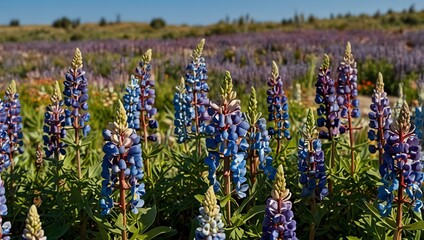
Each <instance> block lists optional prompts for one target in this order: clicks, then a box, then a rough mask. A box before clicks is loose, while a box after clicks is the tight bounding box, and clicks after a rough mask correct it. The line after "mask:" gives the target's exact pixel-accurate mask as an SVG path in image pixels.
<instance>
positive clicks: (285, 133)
mask: <svg viewBox="0 0 424 240" xmlns="http://www.w3.org/2000/svg"><path fill="white" fill-rule="evenodd" d="M267 84H268V87H269V89H268V90H267V95H268V97H267V103H268V121H269V122H273V123H274V124H273V127H270V128H269V129H268V132H269V134H270V135H271V137H273V138H275V139H277V143H278V144H277V145H278V146H277V153H279V152H280V150H281V149H280V148H281V145H280V144H281V142H280V141H281V139H283V138H285V139H287V140H289V139H291V136H290V131H289V128H290V122H289V112H288V111H289V105H288V101H287V96H286V94H285V92H284V89H283V86H284V83H283V80H282V78H281V76H280V73H279V71H278V66H277V64H276V63H275V62H274V61H273V62H272V70H271V76H270V77H269V79H268V83H267Z"/></svg>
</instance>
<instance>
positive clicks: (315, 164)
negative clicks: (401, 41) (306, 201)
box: [298, 110, 328, 200]
mask: <svg viewBox="0 0 424 240" xmlns="http://www.w3.org/2000/svg"><path fill="white" fill-rule="evenodd" d="M302 135H303V137H302V138H300V140H299V147H298V156H299V165H298V168H299V172H300V179H299V182H300V183H301V184H302V185H303V189H302V193H301V195H302V197H311V196H312V197H315V196H319V197H318V198H319V199H320V200H322V199H323V198H324V197H325V196H327V195H328V188H327V176H326V173H325V164H324V151H323V150H322V144H321V141H320V139H319V138H317V136H316V130H315V120H314V115H313V114H312V111H311V110H309V113H308V117H307V123H306V126H305V128H304V129H303V131H302Z"/></svg>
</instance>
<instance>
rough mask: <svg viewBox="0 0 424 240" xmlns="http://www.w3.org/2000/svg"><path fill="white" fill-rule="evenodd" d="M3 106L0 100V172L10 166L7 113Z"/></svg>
mask: <svg viewBox="0 0 424 240" xmlns="http://www.w3.org/2000/svg"><path fill="white" fill-rule="evenodd" d="M4 105H5V104H4V102H3V101H1V100H0V172H3V170H5V169H6V168H8V167H9V166H10V164H11V161H10V151H11V149H10V139H9V134H8V129H9V126H8V125H7V113H6V108H5V106H4Z"/></svg>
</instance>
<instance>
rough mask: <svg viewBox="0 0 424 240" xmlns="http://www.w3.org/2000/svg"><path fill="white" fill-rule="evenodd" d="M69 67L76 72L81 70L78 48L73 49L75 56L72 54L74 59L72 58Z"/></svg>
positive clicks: (80, 57) (80, 56) (80, 55)
mask: <svg viewBox="0 0 424 240" xmlns="http://www.w3.org/2000/svg"><path fill="white" fill-rule="evenodd" d="M71 67H72V69H74V71H76V70H77V69H82V68H83V64H82V54H81V50H79V48H76V49H75V54H74V57H73V58H72V62H71Z"/></svg>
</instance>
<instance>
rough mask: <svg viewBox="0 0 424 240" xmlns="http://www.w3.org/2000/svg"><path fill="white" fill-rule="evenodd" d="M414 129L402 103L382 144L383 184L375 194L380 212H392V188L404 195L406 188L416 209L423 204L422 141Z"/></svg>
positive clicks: (385, 213)
mask: <svg viewBox="0 0 424 240" xmlns="http://www.w3.org/2000/svg"><path fill="white" fill-rule="evenodd" d="M413 132H414V126H413V125H411V123H410V112H409V108H408V105H407V104H406V103H404V104H403V106H402V109H401V111H400V114H399V118H398V119H397V121H396V122H393V123H391V124H390V131H389V137H388V138H387V141H386V144H385V145H384V151H385V152H384V154H383V164H381V165H380V174H381V176H382V182H383V184H384V185H383V186H380V187H379V188H378V198H379V199H380V200H382V201H383V202H382V203H380V204H379V210H380V213H381V215H382V216H387V215H388V214H390V212H391V208H392V206H391V205H392V202H393V200H394V191H397V193H398V197H397V198H399V197H400V196H403V193H402V194H401V192H406V196H407V197H409V199H410V203H411V205H412V206H413V207H414V210H415V211H420V209H421V208H422V207H423V203H422V192H421V185H422V182H423V172H422V168H423V166H422V163H421V145H420V142H419V139H418V138H417V137H416V135H415V134H414V133H413ZM405 199H406V198H403V199H398V200H396V201H404V200H405Z"/></svg>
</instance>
